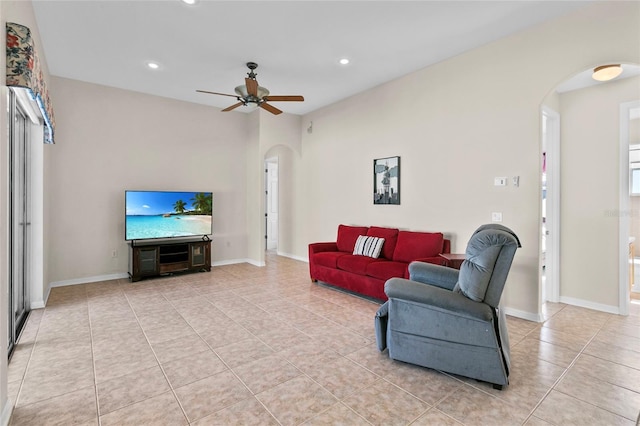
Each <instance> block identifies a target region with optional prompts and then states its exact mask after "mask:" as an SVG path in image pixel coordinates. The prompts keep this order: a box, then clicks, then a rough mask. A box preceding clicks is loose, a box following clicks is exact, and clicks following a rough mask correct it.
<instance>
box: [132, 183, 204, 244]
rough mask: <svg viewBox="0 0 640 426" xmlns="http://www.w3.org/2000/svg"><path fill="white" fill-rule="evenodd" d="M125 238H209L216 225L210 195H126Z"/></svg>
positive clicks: (139, 193)
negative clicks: (204, 236) (199, 236)
mask: <svg viewBox="0 0 640 426" xmlns="http://www.w3.org/2000/svg"><path fill="white" fill-rule="evenodd" d="M125 206H126V210H127V211H126V224H125V229H126V239H127V240H144V239H150V238H171V237H189V236H198V235H209V234H211V232H212V223H213V215H212V214H213V194H212V193H210V192H154V191H127V192H126V200H125Z"/></svg>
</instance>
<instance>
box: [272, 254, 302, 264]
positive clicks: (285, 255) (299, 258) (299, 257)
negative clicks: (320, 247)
mask: <svg viewBox="0 0 640 426" xmlns="http://www.w3.org/2000/svg"><path fill="white" fill-rule="evenodd" d="M276 253H277V254H278V256H282V257H288V258H289V259H293V260H299V261H300V262H305V263H309V259H308V258H306V257H301V256H296V255H295V254H291V253H284V252H281V251H276Z"/></svg>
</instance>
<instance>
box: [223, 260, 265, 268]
mask: <svg viewBox="0 0 640 426" xmlns="http://www.w3.org/2000/svg"><path fill="white" fill-rule="evenodd" d="M238 263H249V264H251V265H253V266H265V263H264V262H258V261H256V260H253V259H230V260H219V261H217V262H212V263H211V266H225V265H236V264H238Z"/></svg>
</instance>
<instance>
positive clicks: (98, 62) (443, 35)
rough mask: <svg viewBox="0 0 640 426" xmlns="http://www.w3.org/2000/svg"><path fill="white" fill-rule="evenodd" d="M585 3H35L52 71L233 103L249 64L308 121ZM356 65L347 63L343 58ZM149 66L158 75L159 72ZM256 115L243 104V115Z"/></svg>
mask: <svg viewBox="0 0 640 426" xmlns="http://www.w3.org/2000/svg"><path fill="white" fill-rule="evenodd" d="M588 3H589V2H585V1H279V2H275V1H237V0H236V1H214V0H208V1H207V0H200V1H199V2H198V3H197V4H196V5H195V6H187V5H186V4H184V3H182V2H181V1H179V0H164V1H146V0H129V1H94V0H84V1H77V0H76V1H38V0H36V1H34V2H33V5H34V10H35V14H36V19H37V22H38V28H39V30H40V34H41V37H42V43H43V47H44V54H45V56H46V60H47V64H48V66H49V71H50V73H51V74H52V75H54V76H59V77H66V78H71V79H77V80H82V81H87V82H91V83H97V84H102V85H106V86H112V87H118V88H122V89H128V90H134V91H138V92H143V93H149V94H153V95H158V96H163V97H168V98H174V99H179V100H183V101H188V102H195V103H201V104H205V105H212V106H216V107H220V108H224V107H227V106H229V105H231V104H233V103H235V100H234V99H232V98H229V97H225V96H214V95H206V94H200V93H196V92H195V90H196V89H204V90H210V91H214V92H223V93H229V94H233V93H234V92H233V89H234V87H235V86H237V85H240V84H243V83H244V77H246V72H247V71H248V69H247V68H246V66H245V63H246V62H248V61H254V62H257V63H258V64H259V68H258V69H257V70H256V72H257V74H258V78H257V79H258V81H259V82H260V85H261V86H264V87H266V88H268V89H269V90H270V91H271V94H273V95H299V94H300V95H304V97H305V102H303V103H298V102H277V103H274V105H275V106H277V107H278V108H280V109H282V110H283V111H285V112H288V113H293V114H305V113H308V112H310V111H313V110H316V109H318V108H321V107H323V106H325V105H328V104H331V103H333V102H336V101H338V100H341V99H344V98H346V97H349V96H351V95H354V94H356V93H359V92H362V91H365V90H367V89H370V88H372V87H375V86H377V85H379V84H382V83H384V82H386V81H389V80H392V79H395V78H398V77H400V76H402V75H405V74H408V73H411V72H413V71H416V70H418V69H421V68H424V67H427V66H429V65H431V64H434V63H437V62H439V61H442V60H445V59H447V58H450V57H452V56H455V55H458V54H460V53H462V52H465V51H468V50H471V49H474V48H476V47H478V46H481V45H484V44H486V43H489V42H491V41H493V40H496V39H499V38H501V37H504V36H507V35H509V34H512V33H515V32H518V31H521V30H523V29H525V28H527V27H530V26H532V25H535V24H538V23H541V22H544V21H546V20H549V19H553V18H555V17H558V16H561V15H563V14H566V13H569V12H571V11H573V10H575V9H577V8H580V7H584V6H585V5H586V4H588ZM342 57H346V58H349V59H350V61H351V62H350V64H348V65H346V66H343V65H340V64H339V63H338V61H339V59H340V58H342ZM148 61H156V62H158V63H159V64H160V69H158V70H155V71H153V70H150V69H148V68H147V67H146V63H147V62H148ZM242 110H245V111H246V110H247V109H246V108H238V109H237V110H236V111H242Z"/></svg>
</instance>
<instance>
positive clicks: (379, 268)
mask: <svg viewBox="0 0 640 426" xmlns="http://www.w3.org/2000/svg"><path fill="white" fill-rule="evenodd" d="M408 266H409V264H407V263H405V262H392V261H390V260H389V261H385V262H373V263H370V264H368V265H367V275H368V276H370V277H373V278H377V279H379V280H384V281H386V280H388V279H389V278H394V277H399V278H403V277H405V276H406V274H407V268H408Z"/></svg>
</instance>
